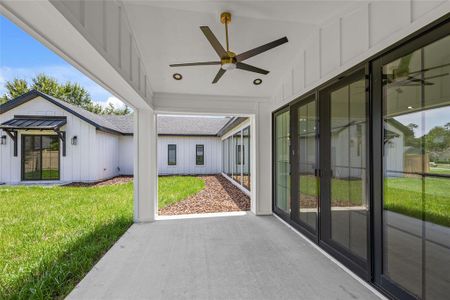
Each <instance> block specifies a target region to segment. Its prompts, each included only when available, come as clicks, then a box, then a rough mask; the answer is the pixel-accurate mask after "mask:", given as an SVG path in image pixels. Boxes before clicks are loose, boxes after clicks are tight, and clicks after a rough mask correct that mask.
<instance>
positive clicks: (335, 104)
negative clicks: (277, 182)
mask: <svg viewBox="0 0 450 300" xmlns="http://www.w3.org/2000/svg"><path fill="white" fill-rule="evenodd" d="M330 112H331V116H330V123H331V132H330V135H331V153H330V160H331V176H332V177H331V189H330V195H331V208H330V209H331V239H332V240H333V241H335V242H337V243H339V244H340V245H341V246H343V247H344V248H345V249H347V250H349V251H350V252H351V253H352V254H355V255H358V256H360V257H361V258H363V259H366V257H367V212H368V205H367V199H366V195H367V193H366V183H367V178H366V176H367V169H366V165H367V163H366V155H365V151H366V140H367V136H366V126H367V117H368V116H367V103H366V95H365V79H360V80H357V81H355V82H352V83H350V84H348V85H345V86H343V87H341V88H339V89H337V90H335V91H332V92H331V94H330Z"/></svg>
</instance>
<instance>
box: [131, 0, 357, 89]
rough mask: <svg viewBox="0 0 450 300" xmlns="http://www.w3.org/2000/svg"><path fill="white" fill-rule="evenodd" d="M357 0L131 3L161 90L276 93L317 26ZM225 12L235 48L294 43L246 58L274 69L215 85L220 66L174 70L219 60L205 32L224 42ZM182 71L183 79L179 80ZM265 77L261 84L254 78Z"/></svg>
mask: <svg viewBox="0 0 450 300" xmlns="http://www.w3.org/2000/svg"><path fill="white" fill-rule="evenodd" d="M352 3H354V2H352V1H233V2H231V1H227V2H222V1H125V2H124V4H125V8H126V12H127V14H128V19H129V22H130V25H131V27H132V30H133V32H134V34H135V36H136V41H137V44H138V47H139V49H140V51H141V54H142V59H143V62H144V64H145V67H146V69H147V72H148V73H149V80H150V84H151V87H152V89H153V90H154V91H155V92H170V93H186V94H207V95H229V96H255V97H269V96H272V94H273V90H274V89H275V88H276V87H277V86H278V84H279V82H280V81H281V78H282V76H284V75H285V72H286V70H288V66H289V65H290V64H291V63H292V61H293V59H294V58H295V57H296V56H297V55H298V53H299V49H301V48H302V44H303V43H304V42H305V40H307V39H308V37H309V36H310V35H311V31H312V30H314V29H316V28H317V25H319V24H322V23H324V22H326V21H327V20H329V19H330V18H332V17H333V16H335V15H337V14H340V13H343V11H345V10H347V9H348V8H349V7H350V5H352ZM222 11H229V12H231V13H232V23H231V25H230V26H229V33H230V50H232V51H233V52H235V53H241V52H244V51H246V50H249V49H252V48H255V47H257V46H260V45H262V44H265V43H268V42H271V41H273V40H276V39H278V38H281V37H283V36H287V37H288V39H289V42H288V43H287V44H284V45H281V46H279V47H277V48H274V49H272V50H269V51H267V52H265V53H263V54H260V55H258V56H255V57H253V58H250V59H248V60H246V61H245V62H246V63H248V64H251V65H254V66H256V67H260V68H263V69H267V70H269V71H270V73H269V74H268V75H260V74H256V73H251V72H247V71H243V70H233V71H229V72H227V73H225V74H224V76H223V77H222V78H221V80H220V81H219V82H218V83H217V84H211V81H212V80H213V78H214V76H215V75H216V73H217V71H218V69H219V66H194V67H179V68H171V67H169V64H172V63H184V62H195V61H210V60H218V57H217V54H216V53H215V52H214V50H213V48H212V47H211V45H210V44H209V42H208V41H207V39H206V38H205V36H204V35H203V33H202V32H201V31H200V28H199V27H200V26H202V25H207V26H209V27H210V28H211V30H212V31H213V33H214V34H215V35H216V36H217V38H218V39H219V41H220V42H221V43H222V44H223V45H224V44H225V43H224V41H225V29H224V26H223V24H221V23H220V21H219V16H220V13H221V12H222ZM175 72H178V73H181V74H182V75H183V80H181V81H175V80H174V79H173V78H172V74H173V73H175ZM255 78H261V79H262V80H263V83H262V84H261V85H260V86H255V85H253V84H252V81H253V80H254V79H255Z"/></svg>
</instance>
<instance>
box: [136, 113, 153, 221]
mask: <svg viewBox="0 0 450 300" xmlns="http://www.w3.org/2000/svg"><path fill="white" fill-rule="evenodd" d="M134 118H135V119H134V146H135V147H134V149H135V155H134V221H135V222H151V221H154V220H155V213H156V209H157V197H158V172H157V164H156V138H157V134H156V115H155V113H154V112H153V110H151V109H136V110H135V113H134Z"/></svg>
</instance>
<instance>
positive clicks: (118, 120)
mask: <svg viewBox="0 0 450 300" xmlns="http://www.w3.org/2000/svg"><path fill="white" fill-rule="evenodd" d="M101 117H102V118H103V119H105V120H106V121H108V122H109V123H111V124H114V126H115V127H116V128H117V129H118V130H119V131H120V132H122V133H124V134H133V132H134V117H133V114H129V115H120V116H118V115H101Z"/></svg>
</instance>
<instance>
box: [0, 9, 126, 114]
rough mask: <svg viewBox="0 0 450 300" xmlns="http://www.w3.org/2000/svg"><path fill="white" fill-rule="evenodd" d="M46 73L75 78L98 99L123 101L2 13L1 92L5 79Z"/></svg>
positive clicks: (60, 78)
mask: <svg viewBox="0 0 450 300" xmlns="http://www.w3.org/2000/svg"><path fill="white" fill-rule="evenodd" d="M39 73H45V74H47V75H50V76H52V77H54V78H56V79H57V80H58V81H60V82H66V81H71V82H74V83H78V84H80V85H81V86H82V87H84V88H85V89H86V90H87V91H88V92H89V94H90V95H91V97H92V100H93V101H94V102H97V103H99V104H101V105H103V106H106V105H108V103H113V104H114V106H115V107H121V106H123V103H122V102H121V101H120V100H119V99H117V98H116V97H114V96H113V95H112V94H111V93H109V92H108V91H107V90H105V89H104V88H103V87H101V86H100V85H98V84H97V83H95V82H94V81H93V80H91V79H90V78H89V77H87V76H85V75H84V74H83V73H81V72H80V71H78V70H77V69H76V68H74V67H73V66H72V65H71V64H69V63H67V62H66V61H65V60H64V59H62V58H61V57H59V56H58V55H57V54H55V53H53V52H52V51H51V50H49V49H48V48H46V47H45V46H44V45H42V44H41V43H40V42H38V41H37V40H35V39H34V38H33V37H32V36H31V35H29V34H27V33H26V32H25V31H23V30H22V29H21V28H19V27H18V26H16V25H15V24H14V23H13V22H11V21H9V20H8V19H7V18H5V17H4V16H1V15H0V95H3V94H4V93H5V83H6V81H7V80H12V79H14V78H23V79H26V80H27V81H29V82H30V81H31V78H33V77H34V76H35V75H37V74H39Z"/></svg>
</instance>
